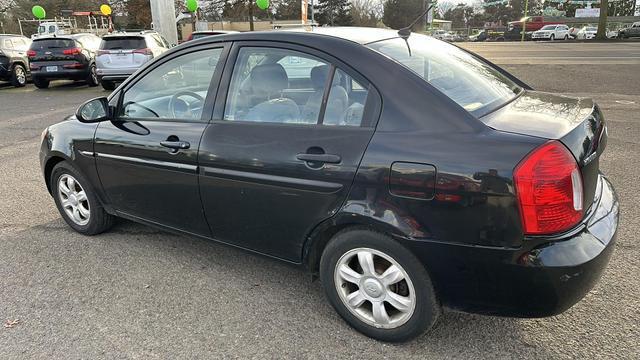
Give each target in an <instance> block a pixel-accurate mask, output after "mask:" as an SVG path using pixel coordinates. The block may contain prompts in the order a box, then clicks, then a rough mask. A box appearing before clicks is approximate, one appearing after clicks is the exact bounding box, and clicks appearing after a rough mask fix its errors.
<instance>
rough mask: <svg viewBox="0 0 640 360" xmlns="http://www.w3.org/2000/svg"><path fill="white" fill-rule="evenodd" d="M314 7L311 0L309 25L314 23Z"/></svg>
mask: <svg viewBox="0 0 640 360" xmlns="http://www.w3.org/2000/svg"><path fill="white" fill-rule="evenodd" d="M314 8H315V6H314V4H313V0H311V25H313V24H315V23H316V18H315V16H314V10H315V9H314Z"/></svg>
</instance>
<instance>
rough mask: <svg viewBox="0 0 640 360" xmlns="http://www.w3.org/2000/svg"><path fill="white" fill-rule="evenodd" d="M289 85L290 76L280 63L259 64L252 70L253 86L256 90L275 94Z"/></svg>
mask: <svg viewBox="0 0 640 360" xmlns="http://www.w3.org/2000/svg"><path fill="white" fill-rule="evenodd" d="M288 87H289V77H288V76H287V72H286V71H285V70H284V68H283V67H282V65H280V64H263V65H257V66H256V67H254V68H253V70H251V88H252V89H253V91H254V92H261V93H267V94H273V93H277V92H280V91H282V90H284V89H287V88H288Z"/></svg>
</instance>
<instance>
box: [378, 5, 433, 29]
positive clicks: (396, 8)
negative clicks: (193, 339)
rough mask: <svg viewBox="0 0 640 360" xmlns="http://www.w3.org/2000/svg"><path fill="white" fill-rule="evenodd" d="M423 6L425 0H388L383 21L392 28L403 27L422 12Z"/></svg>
mask: <svg viewBox="0 0 640 360" xmlns="http://www.w3.org/2000/svg"><path fill="white" fill-rule="evenodd" d="M423 6H424V1H423V0H388V1H387V2H386V3H385V4H384V15H383V16H382V22H383V23H384V24H385V25H387V26H388V27H390V28H392V29H401V28H403V27H405V26H407V25H409V24H411V23H412V22H413V21H414V20H415V19H416V16H418V15H419V14H420V13H422V11H423Z"/></svg>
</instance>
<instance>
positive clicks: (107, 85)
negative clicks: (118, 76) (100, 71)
mask: <svg viewBox="0 0 640 360" xmlns="http://www.w3.org/2000/svg"><path fill="white" fill-rule="evenodd" d="M100 83H101V84H102V88H103V89H105V90H109V91H111V90H113V89H115V88H116V83H114V82H113V81H109V80H101V81H100Z"/></svg>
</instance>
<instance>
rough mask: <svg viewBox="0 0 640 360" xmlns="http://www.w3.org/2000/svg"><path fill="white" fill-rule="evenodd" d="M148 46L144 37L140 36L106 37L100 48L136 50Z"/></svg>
mask: <svg viewBox="0 0 640 360" xmlns="http://www.w3.org/2000/svg"><path fill="white" fill-rule="evenodd" d="M146 47H147V45H146V42H145V41H144V38H143V37H140V36H123V37H106V38H103V39H102V43H101V44H100V50H131V49H133V50H135V49H144V48H146Z"/></svg>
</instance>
